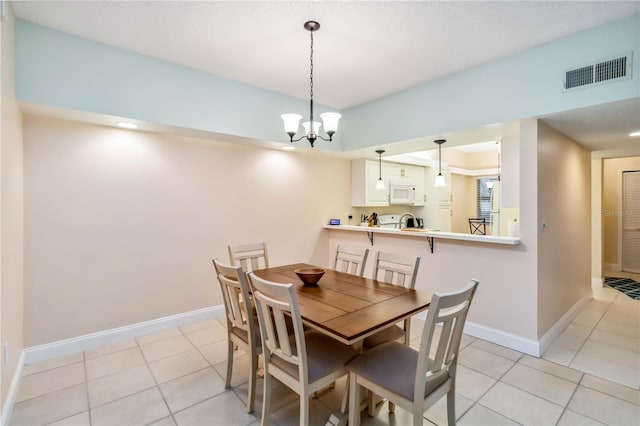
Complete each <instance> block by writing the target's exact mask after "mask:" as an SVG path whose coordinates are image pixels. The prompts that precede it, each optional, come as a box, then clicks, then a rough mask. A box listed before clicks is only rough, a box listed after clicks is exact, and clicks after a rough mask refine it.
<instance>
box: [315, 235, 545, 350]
mask: <svg viewBox="0 0 640 426" xmlns="http://www.w3.org/2000/svg"><path fill="white" fill-rule="evenodd" d="M325 232H326V233H327V234H329V238H330V240H329V248H328V251H327V253H328V254H329V253H331V252H332V251H334V250H335V247H336V245H337V244H339V243H345V244H349V245H353V246H361V247H365V246H366V247H369V249H370V252H369V259H370V261H368V262H367V267H366V269H365V276H367V277H371V276H372V270H373V259H375V253H376V252H377V251H378V250H382V251H390V252H393V253H398V254H403V255H408V256H420V258H421V261H420V268H419V270H418V278H417V281H416V289H418V290H424V291H429V292H434V291H439V292H448V291H453V290H457V289H459V288H461V287H463V286H464V285H465V284H467V283H468V282H469V280H471V279H472V278H475V279H478V280H479V281H480V287H479V288H478V292H477V293H476V295H475V298H474V301H473V305H472V306H471V311H470V313H469V318H468V319H469V321H471V322H473V323H475V324H476V325H478V326H479V327H486V328H489V329H493V330H497V331H499V332H503V333H506V334H507V335H510V336H511V335H513V336H518V337H519V338H523V339H527V340H529V341H532V342H535V341H536V340H537V335H536V320H535V318H536V315H537V312H536V303H535V297H536V296H535V295H536V289H535V282H534V281H533V280H532V277H531V276H530V275H527V274H526V271H527V270H528V269H529V267H530V265H531V264H533V265H535V254H534V253H531V252H530V250H529V244H528V241H527V240H526V239H525V240H523V243H522V244H520V245H517V246H507V245H501V244H487V243H478V242H470V241H455V240H446V239H441V238H436V239H435V244H434V252H433V253H431V252H430V250H429V245H428V244H427V241H426V239H423V238H412V237H401V236H400V237H399V236H389V235H386V234H374V245H373V246H371V245H370V244H369V240H368V239H367V236H366V234H365V233H364V232H349V231H339V230H327V231H325ZM525 238H526V237H525ZM523 272H525V273H523ZM489 338H490V337H489Z"/></svg>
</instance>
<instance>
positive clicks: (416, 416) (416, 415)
mask: <svg viewBox="0 0 640 426" xmlns="http://www.w3.org/2000/svg"><path fill="white" fill-rule="evenodd" d="M423 416H424V413H423V412H422V411H421V410H420V409H417V407H416V410H414V412H413V426H422V425H423V419H424V417H423Z"/></svg>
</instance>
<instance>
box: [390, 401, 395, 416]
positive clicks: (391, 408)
mask: <svg viewBox="0 0 640 426" xmlns="http://www.w3.org/2000/svg"><path fill="white" fill-rule="evenodd" d="M389 412H390V413H395V412H396V404H394V403H393V402H391V401H389Z"/></svg>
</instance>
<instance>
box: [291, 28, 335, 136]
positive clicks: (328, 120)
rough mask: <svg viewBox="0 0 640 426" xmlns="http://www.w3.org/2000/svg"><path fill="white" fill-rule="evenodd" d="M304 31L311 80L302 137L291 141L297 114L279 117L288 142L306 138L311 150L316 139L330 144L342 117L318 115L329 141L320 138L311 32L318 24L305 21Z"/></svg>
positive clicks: (296, 122)
mask: <svg viewBox="0 0 640 426" xmlns="http://www.w3.org/2000/svg"><path fill="white" fill-rule="evenodd" d="M304 29H305V30H307V31H309V33H310V34H311V60H310V65H311V67H310V68H311V73H310V75H311V79H310V87H311V90H310V97H311V99H310V100H309V121H305V122H304V123H302V126H303V127H304V132H305V134H304V136H300V137H299V138H298V139H293V137H294V136H295V135H296V133H298V127H299V125H300V119H301V118H302V116H301V115H299V114H282V115H281V116H280V117H281V118H282V121H284V131H285V132H286V133H287V134H288V135H289V141H290V142H298V141H299V140H300V139H302V138H304V137H306V138H307V140H308V141H309V143H310V144H311V147H312V148H313V144H314V143H315V141H316V139H317V138H320V139H322V140H323V141H327V142H330V141H331V140H332V138H333V134H334V133H335V132H336V131H337V130H338V120H340V117H342V116H341V115H340V114H338V113H337V112H325V113H324V114H320V118H322V124H323V125H324V131H325V132H326V133H327V135H329V139H327V138H324V137H322V135H319V134H318V132H319V131H320V122H319V121H314V120H313V32H314V31H318V30H319V29H320V24H319V23H317V22H316V21H307V22H305V23H304Z"/></svg>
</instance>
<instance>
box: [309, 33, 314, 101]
mask: <svg viewBox="0 0 640 426" xmlns="http://www.w3.org/2000/svg"><path fill="white" fill-rule="evenodd" d="M309 33H310V34H311V57H310V58H309V62H310V64H311V67H310V70H311V72H310V82H311V83H310V89H311V90H310V95H311V100H312V101H313V31H309Z"/></svg>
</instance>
